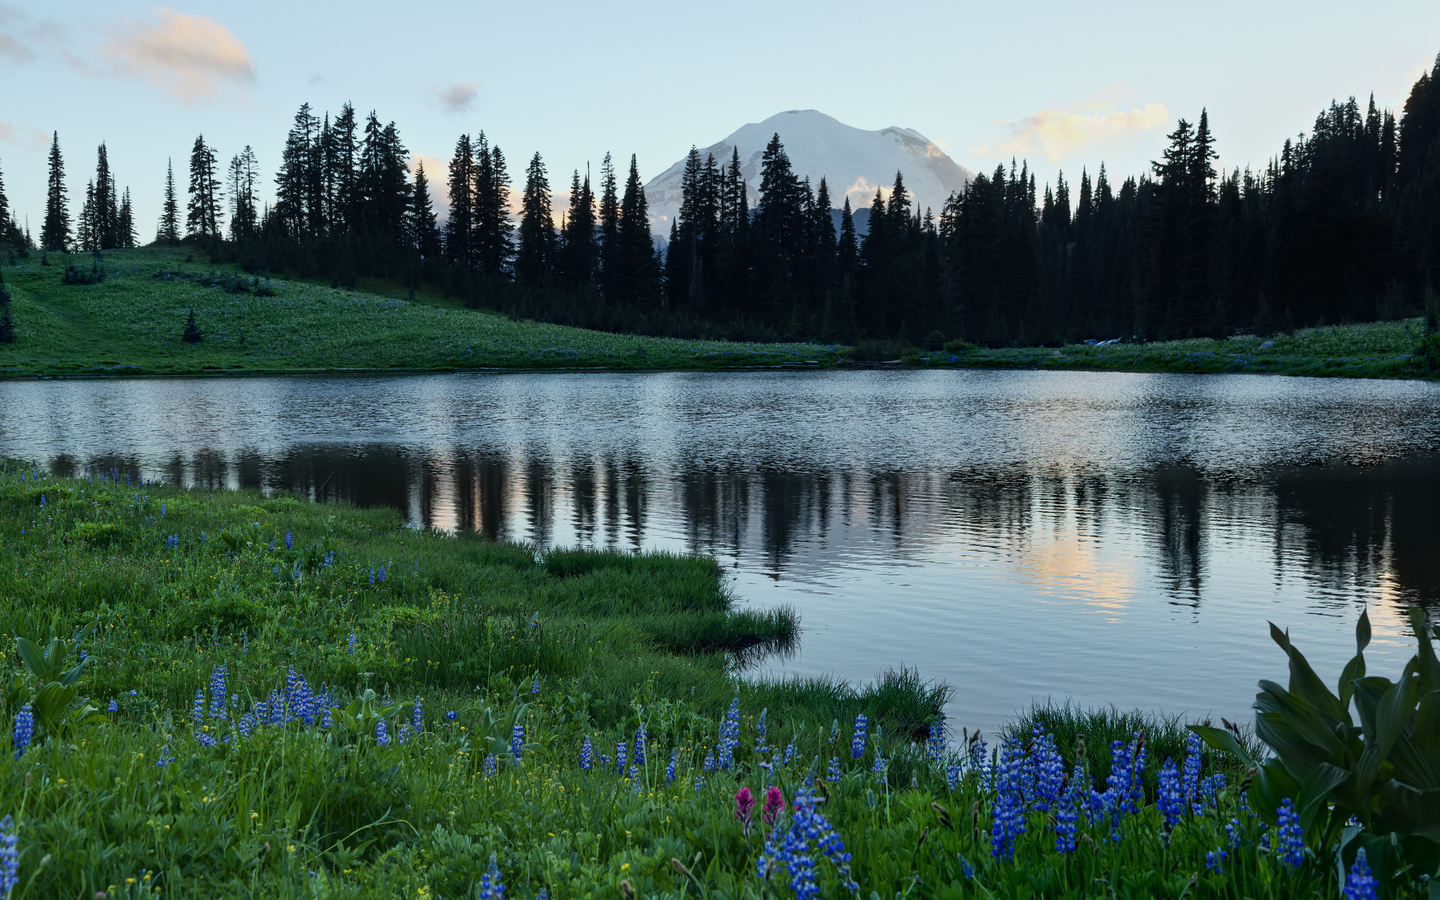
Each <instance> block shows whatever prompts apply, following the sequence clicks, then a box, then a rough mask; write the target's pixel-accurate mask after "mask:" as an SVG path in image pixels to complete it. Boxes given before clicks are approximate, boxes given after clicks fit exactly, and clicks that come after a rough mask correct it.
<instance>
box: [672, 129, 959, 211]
mask: <svg viewBox="0 0 1440 900" xmlns="http://www.w3.org/2000/svg"><path fill="white" fill-rule="evenodd" d="M776 134H779V135H780V143H782V144H784V145H785V153H786V155H787V156H789V157H790V165H791V166H792V167H793V168H794V170H795V174H796V175H797V176H799V177H800V178H806V177H808V178H809V179H810V185H811V188H812V189H814V188H815V187H816V186H818V185H819V183H820V179H821V177H824V178H825V180H826V183H827V184H828V185H829V187H830V197H831V199H832V201H833V202H835V203H837V204H839V203H843V202H844V198H845V197H847V196H848V197H849V198H850V206H851V207H852V208H854V209H860V208H865V207H869V205H870V202H871V201H872V200H873V199H874V198H875V189H876V188H884V189H885V190H886V191H887V192H888V191H889V189H890V187H891V185H893V184H894V183H895V173H896V172H897V171H898V172H900V173H901V174H903V175H904V176H905V187H906V189H907V190H908V191H909V192H910V194H911V199H912V200H913V202H914V204H915V208H916V209H918V210H920V211H921V212H923V211H924V210H925V208H926V207H929V208H930V209H932V210H934V212H935V214H936V215H939V213H940V208H941V207H942V206H944V205H945V200H946V199H947V198H949V196H950V195H951V194H952V193H954V192H956V191H961V190H964V189H965V185H967V184H969V183H970V179H971V178H973V177H974V173H972V172H971V171H970V170H969V169H966V168H965V167H964V166H961V165H959V164H957V163H956V162H955V160H953V159H951V158H950V157H949V156H947V155H946V154H945V151H943V150H941V149H940V148H939V147H937V146H935V144H934V143H933V142H931V141H930V140H929V139H928V138H926V137H925V136H924V135H923V134H921V133H920V132H918V131H915V130H914V129H913V128H882V129H880V130H879V131H865V130H864V129H861V128H854V127H851V126H849V125H846V124H845V123H844V122H841V121H839V120H837V119H834V118H832V117H830V116H827V115H825V114H824V113H822V112H819V111H817V110H813V109H792V110H789V111H788V112H782V113H777V114H776V115H773V116H771V117H770V118H768V119H766V120H765V121H763V122H753V123H751V124H749V125H746V126H744V127H742V128H740V129H739V130H738V131H736V132H735V133H734V134H731V135H730V136H729V137H727V138H725V139H724V140H723V141H720V142H719V143H718V144H711V145H710V146H709V147H703V148H701V150H700V158H701V159H704V158H705V156H706V155H707V154H709V155H712V156H714V157H715V162H716V163H718V164H719V165H721V166H726V165H729V163H730V155H731V151H732V150H734V149H735V148H739V150H740V169H741V171H742V172H743V173H744V174H745V184H746V186H747V187H748V188H749V194H750V208H751V209H754V208H755V201H756V200H757V199H758V198H759V196H760V155H761V154H762V153H763V152H764V151H765V145H766V144H768V143H769V142H770V138H771V137H772V136H774V135H776ZM684 171H685V160H684V159H683V158H682V159H680V160H679V161H678V162H676V163H675V165H673V166H671V167H670V168H668V169H666V170H665V171H664V172H662V173H660V174H659V175H658V176H656V177H655V178H654V179H652V180H651V181H650V183H649V184H647V185H645V199H646V202H647V203H648V204H649V207H650V228H651V230H652V231H653V232H654V233H655V234H656V235H657V236H659V237H660V238H662V239H663V238H665V237H667V236H668V235H669V233H670V222H671V220H672V219H673V218H674V217H675V215H676V213H678V212H679V211H680V179H681V176H682V175H683V174H684Z"/></svg>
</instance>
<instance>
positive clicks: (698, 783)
mask: <svg viewBox="0 0 1440 900" xmlns="http://www.w3.org/2000/svg"><path fill="white" fill-rule="evenodd" d="M704 786H705V776H704V775H696V776H695V793H697V794H698V793H700V789H701V788H703V787H704Z"/></svg>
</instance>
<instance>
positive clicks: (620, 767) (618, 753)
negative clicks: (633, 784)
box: [615, 741, 630, 774]
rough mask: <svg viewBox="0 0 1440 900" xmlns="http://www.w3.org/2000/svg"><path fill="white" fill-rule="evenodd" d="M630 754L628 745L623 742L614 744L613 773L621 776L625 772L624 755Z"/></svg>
mask: <svg viewBox="0 0 1440 900" xmlns="http://www.w3.org/2000/svg"><path fill="white" fill-rule="evenodd" d="M629 752H630V745H629V744H627V743H625V742H624V741H616V742H615V771H616V772H618V773H621V774H624V772H625V754H627V753H629Z"/></svg>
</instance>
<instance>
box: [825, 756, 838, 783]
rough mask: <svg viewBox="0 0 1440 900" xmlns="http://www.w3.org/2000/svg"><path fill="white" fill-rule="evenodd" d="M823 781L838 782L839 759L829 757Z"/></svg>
mask: <svg viewBox="0 0 1440 900" xmlns="http://www.w3.org/2000/svg"><path fill="white" fill-rule="evenodd" d="M825 779H826V780H827V781H839V780H840V757H838V756H832V757H830V767H829V768H827V769H826V770H825Z"/></svg>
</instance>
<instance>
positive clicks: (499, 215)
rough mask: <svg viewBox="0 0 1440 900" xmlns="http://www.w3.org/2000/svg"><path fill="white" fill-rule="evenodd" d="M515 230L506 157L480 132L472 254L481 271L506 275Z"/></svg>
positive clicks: (476, 164)
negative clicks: (476, 258) (477, 261)
mask: <svg viewBox="0 0 1440 900" xmlns="http://www.w3.org/2000/svg"><path fill="white" fill-rule="evenodd" d="M514 230H515V229H514V225H513V224H512V223H511V222H510V175H509V173H508V172H507V171H506V168H505V154H504V153H502V152H500V148H499V147H498V146H496V147H491V146H490V145H489V142H488V141H487V140H486V139H485V132H483V131H482V132H480V136H479V139H478V148H477V151H476V154H475V252H476V256H477V257H478V260H479V263H480V271H481V272H484V273H485V274H486V275H490V276H504V275H507V274H508V273H509V271H510V263H511V260H512V258H513V257H514V255H515V247H514V244H513V242H512V240H511V236H512V233H513V232H514Z"/></svg>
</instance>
